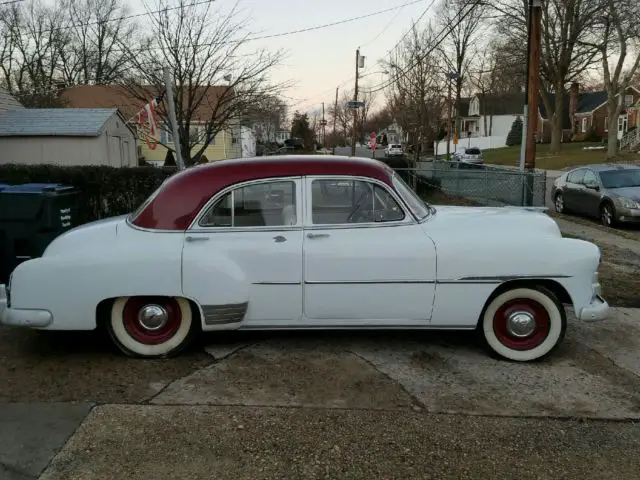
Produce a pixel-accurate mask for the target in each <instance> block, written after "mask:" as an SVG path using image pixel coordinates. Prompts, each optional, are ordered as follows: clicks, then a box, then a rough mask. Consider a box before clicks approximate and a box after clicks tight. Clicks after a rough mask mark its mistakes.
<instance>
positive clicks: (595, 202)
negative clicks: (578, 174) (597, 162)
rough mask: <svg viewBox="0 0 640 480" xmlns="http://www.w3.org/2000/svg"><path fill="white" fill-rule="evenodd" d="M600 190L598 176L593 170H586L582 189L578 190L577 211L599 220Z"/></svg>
mask: <svg viewBox="0 0 640 480" xmlns="http://www.w3.org/2000/svg"><path fill="white" fill-rule="evenodd" d="M600 188H601V186H600V181H599V180H598V176H597V175H596V174H595V173H594V172H593V171H592V170H590V169H585V172H584V176H583V178H582V188H580V189H578V190H576V202H577V203H578V207H577V208H576V211H577V212H580V213H583V214H585V215H589V216H592V217H593V216H595V217H596V218H597V217H598V216H599V210H600V196H601V195H600Z"/></svg>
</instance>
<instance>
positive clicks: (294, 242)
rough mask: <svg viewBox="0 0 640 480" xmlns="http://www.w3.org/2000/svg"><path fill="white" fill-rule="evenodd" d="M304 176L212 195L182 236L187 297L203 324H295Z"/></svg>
mask: <svg viewBox="0 0 640 480" xmlns="http://www.w3.org/2000/svg"><path fill="white" fill-rule="evenodd" d="M301 182H302V180H301V178H299V177H297V178H276V179H269V180H260V181H255V182H248V183H245V184H241V185H238V186H236V187H235V188H232V189H229V190H227V191H225V192H222V193H221V194H220V195H217V196H216V197H214V198H213V199H212V200H211V201H210V202H209V205H208V206H206V207H205V208H204V209H203V213H202V214H201V215H200V216H199V217H198V218H196V220H195V221H194V223H193V225H192V226H191V227H190V228H189V229H188V230H187V232H186V233H185V242H184V247H183V254H182V288H183V292H184V295H185V296H186V297H188V298H193V299H195V300H197V301H198V303H200V305H201V306H202V309H203V313H204V316H205V318H204V324H205V327H210V328H223V327H224V326H228V327H229V328H235V327H237V326H238V325H242V326H248V327H251V326H280V325H290V324H293V325H295V324H298V323H299V321H300V319H301V316H302V221H301V219H302V204H301V202H300V199H301V198H302V183H301Z"/></svg>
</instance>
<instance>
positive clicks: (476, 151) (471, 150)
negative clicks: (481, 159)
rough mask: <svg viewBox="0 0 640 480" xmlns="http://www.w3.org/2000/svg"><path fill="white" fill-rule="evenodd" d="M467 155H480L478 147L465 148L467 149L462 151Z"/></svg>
mask: <svg viewBox="0 0 640 480" xmlns="http://www.w3.org/2000/svg"><path fill="white" fill-rule="evenodd" d="M464 153H466V154H467V155H480V149H479V148H467V150H466V151H465V152H464Z"/></svg>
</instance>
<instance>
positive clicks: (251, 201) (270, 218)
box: [199, 181, 298, 227]
mask: <svg viewBox="0 0 640 480" xmlns="http://www.w3.org/2000/svg"><path fill="white" fill-rule="evenodd" d="M296 204H297V201H296V184H295V182H292V181H275V182H262V183H254V184H251V185H247V186H244V187H238V188H236V189H234V190H232V191H231V192H229V193H227V194H226V195H224V196H223V197H222V198H220V199H219V200H218V201H217V202H216V203H215V204H214V205H212V206H211V207H210V208H209V210H208V211H207V213H205V214H204V216H203V217H202V219H201V220H200V222H199V225H200V226H201V227H279V226H285V225H286V226H290V225H297V223H298V219H297V215H296V210H297V206H296Z"/></svg>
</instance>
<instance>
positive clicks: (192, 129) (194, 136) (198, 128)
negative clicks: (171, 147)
mask: <svg viewBox="0 0 640 480" xmlns="http://www.w3.org/2000/svg"><path fill="white" fill-rule="evenodd" d="M206 133H207V130H206V128H205V127H204V125H190V126H189V142H190V143H203V142H204V139H205V136H206Z"/></svg>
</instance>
